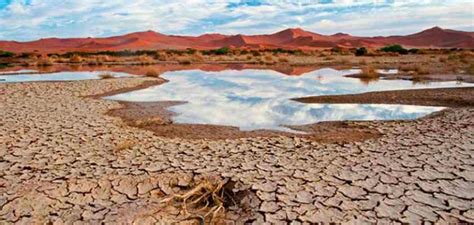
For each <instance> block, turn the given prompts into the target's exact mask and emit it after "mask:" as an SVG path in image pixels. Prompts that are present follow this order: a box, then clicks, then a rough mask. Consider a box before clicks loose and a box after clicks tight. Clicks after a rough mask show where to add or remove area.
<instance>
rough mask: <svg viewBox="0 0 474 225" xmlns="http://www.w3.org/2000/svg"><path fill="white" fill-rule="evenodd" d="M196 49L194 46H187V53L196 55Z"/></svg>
mask: <svg viewBox="0 0 474 225" xmlns="http://www.w3.org/2000/svg"><path fill="white" fill-rule="evenodd" d="M196 51H197V50H196V49H194V48H187V49H186V53H187V54H189V55H194V53H196Z"/></svg>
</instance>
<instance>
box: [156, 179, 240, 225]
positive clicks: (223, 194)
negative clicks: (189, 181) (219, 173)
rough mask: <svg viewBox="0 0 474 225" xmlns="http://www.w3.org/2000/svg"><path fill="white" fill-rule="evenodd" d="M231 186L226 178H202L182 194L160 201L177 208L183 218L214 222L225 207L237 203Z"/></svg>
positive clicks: (222, 215)
mask: <svg viewBox="0 0 474 225" xmlns="http://www.w3.org/2000/svg"><path fill="white" fill-rule="evenodd" d="M233 186H234V184H233V182H229V180H228V179H225V180H222V179H215V178H204V179H202V180H201V181H199V182H196V184H195V185H194V187H193V188H192V189H190V190H189V191H187V192H185V193H184V194H174V195H172V196H170V197H168V198H165V199H164V200H162V201H161V202H162V203H166V204H172V205H174V206H175V207H177V208H179V209H180V214H182V215H183V216H185V217H186V219H185V220H192V219H196V220H199V221H200V223H201V224H214V223H216V222H217V221H218V220H219V219H223V217H224V216H225V211H226V207H229V206H233V205H237V203H236V201H235V196H236V195H235V193H234V192H233V191H232V188H233Z"/></svg>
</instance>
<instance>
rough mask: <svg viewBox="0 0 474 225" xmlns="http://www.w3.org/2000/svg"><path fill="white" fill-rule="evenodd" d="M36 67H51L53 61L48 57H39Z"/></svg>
mask: <svg viewBox="0 0 474 225" xmlns="http://www.w3.org/2000/svg"><path fill="white" fill-rule="evenodd" d="M36 65H37V66H52V65H53V60H51V59H50V58H49V57H47V56H46V57H41V58H39V59H38V61H37V62H36Z"/></svg>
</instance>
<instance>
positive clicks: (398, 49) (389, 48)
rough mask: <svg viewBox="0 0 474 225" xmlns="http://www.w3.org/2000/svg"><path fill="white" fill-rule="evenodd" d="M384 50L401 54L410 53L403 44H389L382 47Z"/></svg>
mask: <svg viewBox="0 0 474 225" xmlns="http://www.w3.org/2000/svg"><path fill="white" fill-rule="evenodd" d="M380 51H382V52H397V53H399V54H401V55H406V54H408V50H406V49H405V48H403V47H402V46H401V45H389V46H385V47H383V48H381V49H380Z"/></svg>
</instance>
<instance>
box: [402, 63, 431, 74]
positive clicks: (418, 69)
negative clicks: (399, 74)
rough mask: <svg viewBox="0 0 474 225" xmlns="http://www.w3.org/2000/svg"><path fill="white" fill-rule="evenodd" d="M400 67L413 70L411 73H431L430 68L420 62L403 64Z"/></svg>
mask: <svg viewBox="0 0 474 225" xmlns="http://www.w3.org/2000/svg"><path fill="white" fill-rule="evenodd" d="M398 69H399V70H400V71H404V72H411V73H414V74H416V75H425V74H429V73H430V71H429V69H428V68H426V67H425V66H422V65H420V64H409V65H402V66H400V67H399V68H398Z"/></svg>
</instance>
